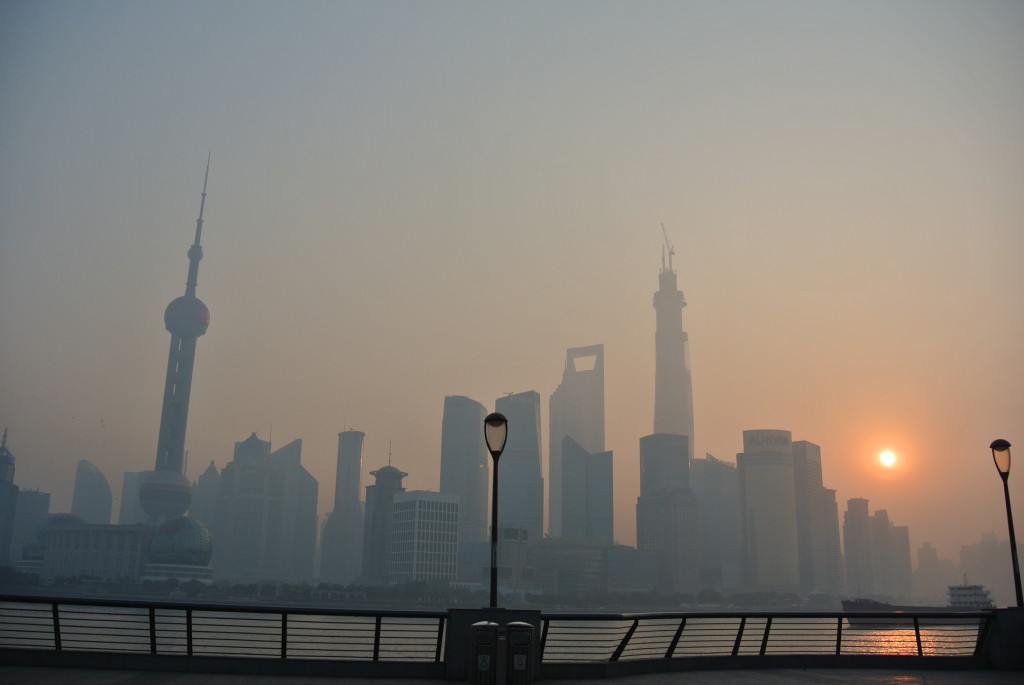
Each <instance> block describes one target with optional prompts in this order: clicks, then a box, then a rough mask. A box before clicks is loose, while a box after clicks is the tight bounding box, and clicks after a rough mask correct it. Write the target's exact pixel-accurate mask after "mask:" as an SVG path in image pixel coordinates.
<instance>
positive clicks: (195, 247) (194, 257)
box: [185, 152, 213, 297]
mask: <svg viewBox="0 0 1024 685" xmlns="http://www.w3.org/2000/svg"><path fill="white" fill-rule="evenodd" d="M212 155H213V152H210V153H208V154H207V155H206V173H205V174H204V175H203V192H202V195H201V199H200V200H199V218H198V219H196V240H195V242H194V243H193V244H192V247H190V248H189V250H188V280H186V281H185V294H186V295H192V296H193V297H195V294H196V285H198V281H199V260H201V259H202V258H203V246H202V245H201V244H200V240H201V239H202V237H203V212H204V210H205V209H206V182H207V181H208V180H210V157H211V156H212Z"/></svg>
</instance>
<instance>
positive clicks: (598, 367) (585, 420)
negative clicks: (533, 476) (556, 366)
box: [548, 345, 604, 537]
mask: <svg viewBox="0 0 1024 685" xmlns="http://www.w3.org/2000/svg"><path fill="white" fill-rule="evenodd" d="M548 412H549V416H550V421H549V423H548V432H549V442H548V519H549V520H548V531H549V532H550V533H551V535H552V536H553V537H561V536H562V534H563V532H562V520H563V516H564V512H563V509H562V492H563V487H562V474H563V457H562V444H563V443H562V441H563V440H564V438H566V437H569V438H572V440H573V441H574V442H575V443H576V444H577V445H578V446H580V447H582V448H583V449H584V450H585V451H586V452H588V453H590V454H597V453H599V452H604V345H590V346H588V347H570V348H569V349H568V350H566V353H565V370H564V371H563V372H562V382H561V383H560V384H559V385H558V387H557V388H555V391H554V392H553V393H551V400H550V402H549V403H548ZM576 485H579V484H578V483H577V484H576Z"/></svg>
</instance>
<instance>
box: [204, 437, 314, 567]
mask: <svg viewBox="0 0 1024 685" xmlns="http://www.w3.org/2000/svg"><path fill="white" fill-rule="evenodd" d="M301 456H302V441H301V440H293V441H292V442H290V443H288V444H287V445H285V446H284V447H281V448H280V449H278V450H275V451H273V452H271V449H270V442H268V441H265V440H260V439H259V438H258V437H256V434H255V433H253V434H252V435H250V436H249V437H248V438H246V439H245V440H244V441H242V442H236V443H235V453H234V458H233V459H232V460H231V461H230V462H229V463H228V464H227V465H226V466H225V467H224V470H223V471H222V472H221V475H220V488H219V493H218V495H217V504H216V514H215V516H214V525H213V528H212V532H213V539H214V541H215V545H214V551H213V569H214V574H215V576H216V577H217V578H223V579H237V580H248V581H251V580H255V579H260V580H271V579H276V580H286V581H308V580H311V579H312V578H313V555H314V550H315V547H316V534H317V508H316V506H317V505H316V501H317V490H318V485H317V482H316V479H315V478H313V476H311V475H310V474H309V472H308V471H306V469H305V468H304V467H303V466H302V464H301Z"/></svg>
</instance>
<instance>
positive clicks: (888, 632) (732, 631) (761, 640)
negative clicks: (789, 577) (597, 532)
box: [541, 611, 990, 663]
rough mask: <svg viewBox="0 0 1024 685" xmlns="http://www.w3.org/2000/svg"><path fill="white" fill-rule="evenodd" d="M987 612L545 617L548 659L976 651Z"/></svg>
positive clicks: (543, 645) (969, 653)
mask: <svg viewBox="0 0 1024 685" xmlns="http://www.w3.org/2000/svg"><path fill="white" fill-rule="evenodd" d="M989 617H990V614H989V612H984V611H979V612H970V613H963V612H949V613H920V614H909V613H908V614H894V613H892V612H878V613H858V614H856V615H854V616H851V615H850V614H845V613H841V612H816V613H808V612H771V613H765V612H749V613H728V614H724V613H672V614H665V613H657V614H559V615H544V616H543V619H542V621H543V627H542V634H541V649H542V650H543V651H542V656H543V661H544V663H557V662H574V663H581V662H616V661H627V660H651V659H680V658H686V657H708V656H720V657H736V656H771V655H832V656H856V655H889V656H918V657H925V656H928V657H976V656H978V655H979V654H980V649H981V644H982V640H983V638H984V635H985V631H986V629H987V626H988V621H989Z"/></svg>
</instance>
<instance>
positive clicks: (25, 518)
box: [10, 490, 50, 565]
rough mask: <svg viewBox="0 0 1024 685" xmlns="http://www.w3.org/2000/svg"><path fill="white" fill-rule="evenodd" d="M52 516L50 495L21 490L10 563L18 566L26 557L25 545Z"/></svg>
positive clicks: (15, 514)
mask: <svg viewBox="0 0 1024 685" xmlns="http://www.w3.org/2000/svg"><path fill="white" fill-rule="evenodd" d="M49 516H50V493H48V492H40V491H39V490H19V491H18V509H17V511H16V512H15V513H14V534H13V535H11V549H10V562H11V564H12V565H13V564H17V563H18V562H19V561H21V559H22V558H23V557H24V551H25V545H27V544H28V543H29V542H31V541H32V537H33V536H34V535H35V534H36V533H38V532H39V530H40V529H41V528H42V526H43V523H44V522H45V521H46V519H47V518H48V517H49Z"/></svg>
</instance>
